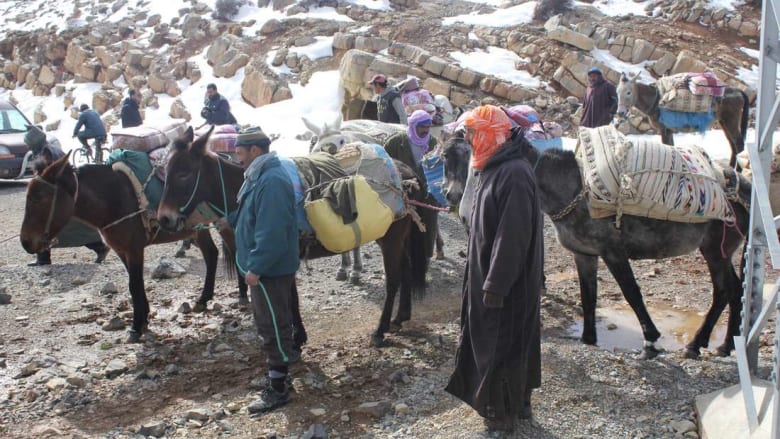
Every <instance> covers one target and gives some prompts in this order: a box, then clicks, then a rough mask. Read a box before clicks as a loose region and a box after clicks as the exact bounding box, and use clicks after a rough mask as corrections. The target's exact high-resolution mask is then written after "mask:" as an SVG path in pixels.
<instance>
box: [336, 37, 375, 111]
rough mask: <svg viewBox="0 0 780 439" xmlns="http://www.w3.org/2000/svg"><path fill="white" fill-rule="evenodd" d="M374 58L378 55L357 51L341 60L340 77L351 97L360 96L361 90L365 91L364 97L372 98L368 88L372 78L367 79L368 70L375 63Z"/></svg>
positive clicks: (350, 51)
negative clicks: (367, 83)
mask: <svg viewBox="0 0 780 439" xmlns="http://www.w3.org/2000/svg"><path fill="white" fill-rule="evenodd" d="M374 58H376V55H374V54H372V53H368V52H364V51H362V50H355V49H353V50H349V51H347V53H345V54H344V56H343V57H342V58H341V63H340V64H339V77H340V78H341V82H342V84H343V87H344V89H345V90H346V91H347V93H348V94H349V95H351V96H360V95H361V90H365V93H364V95H363V97H364V98H365V99H369V98H370V97H371V96H370V93H371V91H370V90H368V88H367V86H366V82H367V81H368V80H369V79H371V78H370V77H368V78H367V76H368V74H367V73H366V70H367V69H368V66H370V65H371V63H372V62H373V61H374Z"/></svg>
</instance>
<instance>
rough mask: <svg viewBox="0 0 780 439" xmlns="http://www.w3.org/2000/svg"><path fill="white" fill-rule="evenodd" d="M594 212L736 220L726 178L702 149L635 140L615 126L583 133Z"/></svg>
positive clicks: (582, 161) (584, 169) (583, 160)
mask: <svg viewBox="0 0 780 439" xmlns="http://www.w3.org/2000/svg"><path fill="white" fill-rule="evenodd" d="M578 137H579V142H580V146H579V154H580V156H579V159H580V165H581V167H582V175H583V184H584V185H585V187H586V188H587V190H588V195H589V198H588V199H589V202H590V207H591V213H592V214H594V216H599V217H606V216H612V215H615V214H617V215H618V219H619V217H620V216H621V215H624V214H625V215H635V216H642V217H648V218H655V219H661V220H669V221H680V222H706V221H709V220H713V219H717V220H724V221H729V222H731V221H734V219H735V217H734V212H733V210H732V208H731V205H730V204H729V202H728V200H727V198H726V194H725V192H724V190H723V188H722V182H723V175H722V172H720V170H719V169H717V168H715V167H714V166H713V165H712V162H711V161H710V159H709V157H708V156H707V154H706V153H705V152H704V150H703V149H701V148H699V147H698V146H669V145H664V144H662V143H659V142H651V141H632V140H629V139H627V138H626V137H624V136H623V135H622V134H621V133H620V132H619V131H617V129H615V127H613V126H611V125H608V126H603V127H598V128H584V127H583V128H580V130H579V136H578Z"/></svg>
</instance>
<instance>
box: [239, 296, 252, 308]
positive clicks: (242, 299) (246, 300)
mask: <svg viewBox="0 0 780 439" xmlns="http://www.w3.org/2000/svg"><path fill="white" fill-rule="evenodd" d="M238 306H249V298H248V297H246V296H238Z"/></svg>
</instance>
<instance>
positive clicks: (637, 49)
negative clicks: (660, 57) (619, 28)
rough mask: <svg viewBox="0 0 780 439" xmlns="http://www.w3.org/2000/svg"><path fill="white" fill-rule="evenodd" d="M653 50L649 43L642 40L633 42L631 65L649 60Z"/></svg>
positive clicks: (653, 47)
mask: <svg viewBox="0 0 780 439" xmlns="http://www.w3.org/2000/svg"><path fill="white" fill-rule="evenodd" d="M654 50H655V46H653V44H652V43H650V42H649V41H647V40H642V39H637V40H634V47H633V49H632V51H631V64H638V63H640V62H642V61H646V60H648V59H650V56H651V55H652V54H653V51H654Z"/></svg>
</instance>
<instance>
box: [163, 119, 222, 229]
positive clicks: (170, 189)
mask: <svg viewBox="0 0 780 439" xmlns="http://www.w3.org/2000/svg"><path fill="white" fill-rule="evenodd" d="M213 130H214V127H213V126H212V127H211V129H209V131H208V132H207V133H206V134H205V135H203V136H202V137H200V138H198V139H194V137H195V136H194V133H193V131H192V127H190V128H188V129H187V131H186V132H185V133H184V136H183V137H182V138H180V139H177V140H175V141H174V142H173V145H172V150H171V153H170V157H169V159H168V165H167V166H166V177H165V186H164V187H163V194H162V198H161V200H160V206H159V208H158V209H157V220H158V221H159V222H160V226H161V227H162V228H163V229H165V230H169V231H178V230H181V229H182V228H183V227H184V222H185V220H186V219H187V216H189V214H190V213H192V211H193V210H194V209H195V206H197V205H198V204H199V203H200V202H201V201H203V200H204V199H206V197H207V192H210V191H211V190H213V188H211V187H209V186H210V185H208V184H203V182H201V180H202V179H203V176H202V175H203V173H204V172H203V167H204V166H206V164H207V162H208V160H207V159H208V158H210V157H211V155H210V154H209V152H208V149H207V148H206V144H207V143H208V140H209V137H210V136H211V132H212V131H213Z"/></svg>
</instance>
